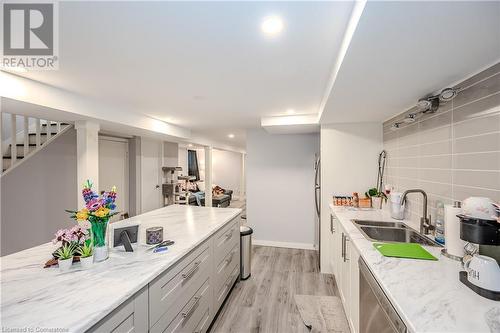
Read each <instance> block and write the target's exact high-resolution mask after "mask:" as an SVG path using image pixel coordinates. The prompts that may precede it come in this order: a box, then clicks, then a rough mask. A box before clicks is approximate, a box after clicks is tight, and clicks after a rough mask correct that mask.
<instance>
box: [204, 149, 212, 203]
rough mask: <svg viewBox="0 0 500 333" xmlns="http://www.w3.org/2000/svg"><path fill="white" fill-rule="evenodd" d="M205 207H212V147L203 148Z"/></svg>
mask: <svg viewBox="0 0 500 333" xmlns="http://www.w3.org/2000/svg"><path fill="white" fill-rule="evenodd" d="M205 206H206V207H212V147H205Z"/></svg>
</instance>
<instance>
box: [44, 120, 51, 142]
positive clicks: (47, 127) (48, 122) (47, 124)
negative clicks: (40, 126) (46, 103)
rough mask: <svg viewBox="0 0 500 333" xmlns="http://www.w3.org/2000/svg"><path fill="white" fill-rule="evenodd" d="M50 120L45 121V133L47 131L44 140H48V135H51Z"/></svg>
mask: <svg viewBox="0 0 500 333" xmlns="http://www.w3.org/2000/svg"><path fill="white" fill-rule="evenodd" d="M51 124H52V122H51V121H50V120H46V121H45V133H47V137H46V138H45V142H47V141H49V139H50V137H51V136H52V129H51V128H50V127H51Z"/></svg>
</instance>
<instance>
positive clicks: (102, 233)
mask: <svg viewBox="0 0 500 333" xmlns="http://www.w3.org/2000/svg"><path fill="white" fill-rule="evenodd" d="M82 196H83V200H84V201H85V207H84V208H82V209H81V210H79V211H72V210H66V211H67V212H68V213H71V214H72V215H71V216H70V217H71V218H74V219H75V220H77V222H78V224H80V225H81V226H86V227H88V228H90V231H91V233H90V234H91V239H92V244H93V253H94V260H95V261H96V262H99V261H103V260H106V259H108V244H107V237H106V229H107V226H108V223H109V219H110V218H111V217H112V216H113V215H116V214H118V212H115V211H114V210H115V209H116V205H115V200H116V187H115V186H113V188H112V189H111V191H109V192H103V193H102V194H101V195H100V196H99V195H97V194H96V193H95V192H94V191H93V190H92V182H91V181H90V180H87V181H86V182H85V184H84V185H83V189H82Z"/></svg>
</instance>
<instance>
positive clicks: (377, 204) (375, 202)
mask: <svg viewBox="0 0 500 333" xmlns="http://www.w3.org/2000/svg"><path fill="white" fill-rule="evenodd" d="M382 202H383V201H382V198H381V197H372V207H373V208H375V209H382Z"/></svg>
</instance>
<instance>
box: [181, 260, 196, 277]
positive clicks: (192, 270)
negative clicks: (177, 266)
mask: <svg viewBox="0 0 500 333" xmlns="http://www.w3.org/2000/svg"><path fill="white" fill-rule="evenodd" d="M198 267H200V262H199V261H197V262H195V263H194V266H193V268H191V269H190V270H189V271H187V272H186V273H182V278H183V279H184V280H187V279H189V278H190V277H191V276H192V275H193V274H194V272H196V270H197V269H198Z"/></svg>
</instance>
